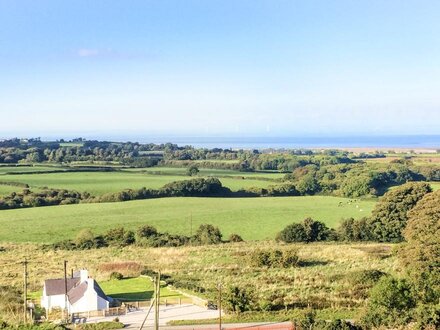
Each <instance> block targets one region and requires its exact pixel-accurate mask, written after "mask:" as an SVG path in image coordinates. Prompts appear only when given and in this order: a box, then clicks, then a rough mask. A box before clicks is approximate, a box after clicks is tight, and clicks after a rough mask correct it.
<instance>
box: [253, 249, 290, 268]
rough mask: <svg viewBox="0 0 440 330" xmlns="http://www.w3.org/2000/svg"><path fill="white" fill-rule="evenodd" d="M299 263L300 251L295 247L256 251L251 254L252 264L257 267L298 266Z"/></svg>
mask: <svg viewBox="0 0 440 330" xmlns="http://www.w3.org/2000/svg"><path fill="white" fill-rule="evenodd" d="M298 263H299V257H298V252H297V250H294V249H291V250H286V251H281V250H272V251H254V252H253V253H252V254H251V265H253V266H255V267H271V268H277V267H279V268H280V267H281V268H288V267H294V266H297V265H298Z"/></svg>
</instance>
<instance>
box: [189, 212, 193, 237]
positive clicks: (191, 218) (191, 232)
mask: <svg viewBox="0 0 440 330" xmlns="http://www.w3.org/2000/svg"><path fill="white" fill-rule="evenodd" d="M189 217H190V220H189V222H190V224H191V231H190V236H191V237H192V235H193V214H192V212H191V213H190V215H189Z"/></svg>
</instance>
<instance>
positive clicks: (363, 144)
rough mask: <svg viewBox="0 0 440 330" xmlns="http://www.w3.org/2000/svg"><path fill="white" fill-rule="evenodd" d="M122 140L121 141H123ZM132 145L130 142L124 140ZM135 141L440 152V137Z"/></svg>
mask: <svg viewBox="0 0 440 330" xmlns="http://www.w3.org/2000/svg"><path fill="white" fill-rule="evenodd" d="M119 140H121V139H119ZM122 140H126V141H130V139H122ZM131 141H138V142H141V143H166V142H172V143H175V144H178V145H179V146H186V145H190V146H193V147H197V148H209V149H212V148H222V149H228V148H231V149H316V148H364V149H374V148H377V149H393V148H395V149H434V150H436V149H440V135H393V136H309V137H303V136H301V137H299V136H290V137H289V136H284V137H273V136H271V137H269V136H266V137H225V136H223V137H182V136H174V137H173V136H162V137H160V136H149V137H147V136H144V137H143V136H138V137H132V139H131Z"/></svg>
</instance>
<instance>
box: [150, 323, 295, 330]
mask: <svg viewBox="0 0 440 330" xmlns="http://www.w3.org/2000/svg"><path fill="white" fill-rule="evenodd" d="M147 329H148V328H147ZM160 329H161V330H219V326H218V325H215V324H212V325H191V326H189V325H183V326H165V327H160ZM222 329H227V330H292V329H293V327H292V323H291V322H261V323H231V324H223V325H222Z"/></svg>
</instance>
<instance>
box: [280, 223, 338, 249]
mask: <svg viewBox="0 0 440 330" xmlns="http://www.w3.org/2000/svg"><path fill="white" fill-rule="evenodd" d="M333 236H334V235H333V234H332V231H331V230H330V229H329V228H328V227H327V226H326V225H325V224H324V223H322V222H319V221H315V220H313V219H311V218H307V219H305V220H304V221H303V222H302V223H293V224H291V225H288V226H287V227H286V228H284V229H283V230H282V231H281V232H280V233H279V234H278V236H277V239H278V240H281V241H283V242H286V243H293V242H307V243H309V242H318V241H325V240H327V239H330V238H333Z"/></svg>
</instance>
